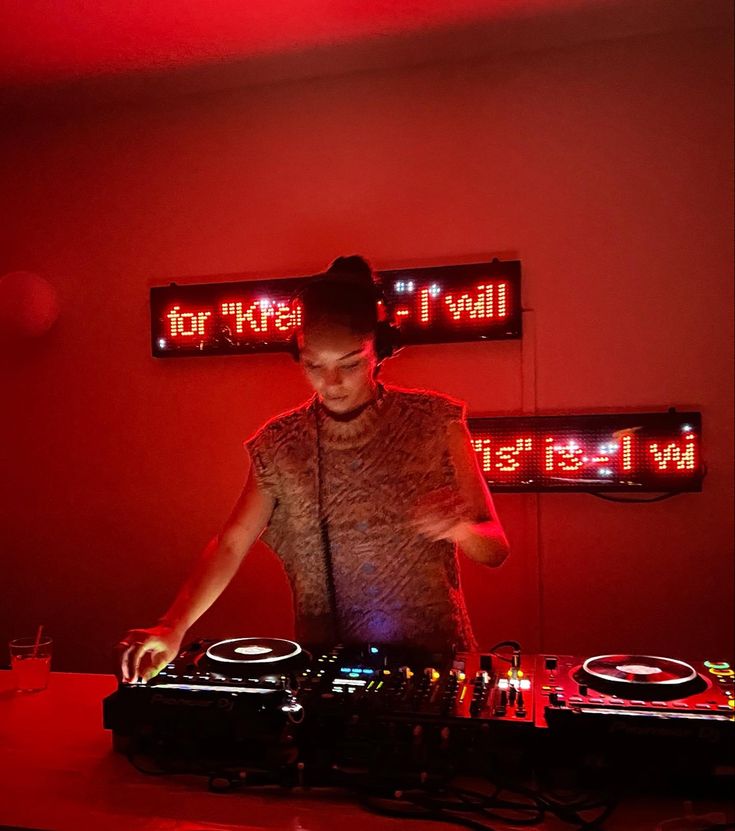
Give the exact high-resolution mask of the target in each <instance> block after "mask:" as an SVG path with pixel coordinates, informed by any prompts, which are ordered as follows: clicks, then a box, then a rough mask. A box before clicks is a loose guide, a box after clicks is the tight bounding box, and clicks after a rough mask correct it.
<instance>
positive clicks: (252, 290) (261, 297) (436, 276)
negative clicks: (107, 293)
mask: <svg viewBox="0 0 735 831" xmlns="http://www.w3.org/2000/svg"><path fill="white" fill-rule="evenodd" d="M379 276H380V279H381V283H382V285H383V290H384V293H385V298H386V303H387V305H388V306H389V307H390V308H391V309H392V311H393V316H394V318H395V321H396V324H397V325H398V326H399V327H400V330H401V340H402V342H403V343H404V344H406V345H409V344H420V343H447V342H452V341H473V340H497V339H504V338H520V336H521V301H520V277H521V264H520V262H519V261H518V260H507V261H503V262H501V261H499V260H493V261H492V262H490V263H472V264H470V265H459V266H438V267H434V268H414V269H401V270H392V271H381V272H379ZM308 279H309V278H308V277H297V278H284V279H279V280H246V281H232V282H220V283H208V284H201V285H183V286H179V285H176V284H171V285H170V286H158V287H155V288H152V289H151V338H152V343H151V346H152V351H153V355H154V357H158V358H164V357H185V356H197V355H232V354H252V353H255V352H280V351H286V350H287V349H288V342H289V339H290V338H291V336H292V335H293V333H294V332H295V331H296V329H298V327H299V325H300V324H301V308H300V305H299V303H298V300H294V297H295V296H296V294H297V293H298V291H299V290H300V289H301V288H303V286H304V285H305V283H306V282H307V281H308Z"/></svg>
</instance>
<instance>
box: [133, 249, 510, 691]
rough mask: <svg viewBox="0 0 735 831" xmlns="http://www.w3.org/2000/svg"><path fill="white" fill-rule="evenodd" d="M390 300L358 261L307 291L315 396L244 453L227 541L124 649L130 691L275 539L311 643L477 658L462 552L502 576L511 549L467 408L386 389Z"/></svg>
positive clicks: (302, 638) (345, 263) (304, 344)
mask: <svg viewBox="0 0 735 831" xmlns="http://www.w3.org/2000/svg"><path fill="white" fill-rule="evenodd" d="M380 297H381V294H380V291H379V288H378V286H377V284H376V281H375V278H374V276H373V274H372V271H371V269H370V266H369V265H368V264H367V262H366V261H365V260H363V259H362V258H361V257H341V258H339V259H338V260H336V261H335V262H334V263H333V264H332V265H331V266H330V268H329V269H328V271H327V272H325V273H324V274H323V275H320V276H319V277H317V278H314V279H313V280H311V281H310V282H309V284H308V285H307V287H306V288H305V289H304V290H303V292H302V294H301V298H300V299H301V303H302V314H303V317H302V320H303V325H302V328H301V330H300V332H299V333H298V335H297V337H296V339H295V343H294V348H295V350H296V354H297V355H298V359H299V360H300V362H301V365H302V367H303V370H304V373H305V375H306V378H307V380H308V382H309V384H310V385H311V387H312V388H313V390H314V395H313V396H312V398H311V399H310V400H309V401H307V402H306V403H305V404H303V405H302V406H300V407H298V408H297V409H295V410H293V411H290V412H287V413H284V414H282V415H279V416H277V417H276V418H274V419H273V420H271V421H270V422H268V423H267V424H266V425H265V426H263V427H262V428H261V429H260V430H259V431H258V432H257V433H256V434H255V435H254V436H253V437H252V438H251V439H250V440H249V441H247V442H246V447H247V450H248V452H249V455H250V459H251V468H250V475H249V477H248V479H247V482H246V484H245V487H244V489H243V491H242V494H241V495H240V498H239V499H238V501H237V503H236V505H235V507H234V509H233V511H232V513H231V515H230V517H229V519H228V520H227V522H226V523H225V526H224V528H223V529H222V531H221V533H220V534H219V535H218V536H217V537H216V538H215V539H214V540H213V541H212V542H211V543H210V544H209V546H208V547H207V548H206V549H205V550H204V552H203V553H202V555H201V556H200V558H199V560H198V562H197V563H196V565H195V567H194V569H193V571H192V573H191V574H190V576H189V577H188V579H187V580H186V582H185V583H184V585H183V586H182V588H181V590H180V591H179V593H178V595H177V597H176V599H175V600H174V602H173V604H172V605H171V607H170V608H169V610H168V611H167V612H166V614H165V615H164V616H163V617H162V618H161V619H160V620H159V622H158V624H157V625H156V626H153V627H151V628H148V629H134V630H131V631H130V632H128V633H127V634H126V636H125V637H124V638H123V640H122V641H121V643H120V647H121V649H122V650H123V651H122V656H121V667H122V677H123V680H124V681H126V682H133V681H136V680H148V679H150V678H152V677H153V676H154V675H156V674H157V672H159V671H160V670H161V669H162V668H163V667H164V666H165V665H166V664H168V663H170V661H171V660H172V659H173V658H174V656H175V655H176V654H177V653H178V651H179V648H180V645H181V642H182V640H183V637H184V635H185V633H186V631H187V630H188V629H189V628H190V627H191V626H192V624H193V623H194V622H195V621H196V620H197V619H198V618H199V617H200V616H201V615H202V614H203V613H204V612H205V611H206V610H207V609H208V608H209V607H210V606H211V605H212V603H214V601H215V600H216V599H217V598H218V597H219V595H220V594H221V593H222V591H223V590H224V589H225V587H226V586H227V584H228V583H229V582H230V580H232V578H233V576H234V575H235V573H236V572H237V570H238V568H239V566H240V564H241V562H242V560H243V557H244V556H245V554H246V553H247V551H248V549H249V548H250V546H251V545H252V544H253V542H255V540H256V539H257V538H258V537H259V536H260V535H261V533H263V532H264V533H263V540H264V541H265V542H266V543H267V544H268V545H269V546H270V547H271V548H272V549H273V550H274V551H275V552H276V554H277V555H278V556H279V557H280V559H281V561H282V562H283V565H284V568H285V571H286V574H287V576H288V578H289V581H290V583H291V587H292V590H293V597H294V605H295V612H296V639H297V640H298V641H299V642H300V643H302V644H319V645H331V644H333V643H336V642H341V643H384V644H401V645H406V646H411V647H417V648H424V649H427V650H431V651H442V652H446V651H448V650H450V649H473V648H475V647H476V644H475V640H474V636H473V634H472V629H471V625H470V621H469V618H468V615H467V610H466V607H465V602H464V596H463V594H462V589H461V586H460V581H459V569H458V562H457V548H458V547H459V548H461V549H462V551H463V552H464V554H466V555H467V556H468V557H470V558H471V559H473V560H475V561H477V562H480V563H484V564H486V565H489V566H498V565H500V564H501V563H502V562H503V560H505V558H506V557H507V556H508V542H507V540H506V537H505V534H504V532H503V529H502V527H501V525H500V522H499V521H498V519H497V517H496V515H495V511H494V508H493V503H492V499H491V496H490V493H489V492H488V489H487V485H486V484H485V481H484V479H483V477H482V474H481V472H480V469H479V466H478V464H477V460H476V457H475V454H474V451H473V449H472V445H471V442H470V438H469V433H468V431H467V427H466V424H465V420H464V419H465V413H464V406H463V405H462V404H461V403H459V402H456V401H454V400H452V399H450V398H447V397H446V396H443V395H440V394H438V393H435V392H429V391H418V390H410V391H409V390H402V389H399V388H396V387H390V386H383V385H382V384H380V383H379V382H378V380H377V378H378V373H379V370H380V366H381V364H382V362H383V361H384V360H385V359H386V358H388V357H390V355H391V353H392V351H393V348H394V345H395V329H394V328H393V327H392V326H390V324H389V323H388V321H387V320H385V319H384V317H385V310H384V307H383V304H382V301H381V300H380ZM264 529H265V531H264Z"/></svg>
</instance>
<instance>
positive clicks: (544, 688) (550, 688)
mask: <svg viewBox="0 0 735 831" xmlns="http://www.w3.org/2000/svg"><path fill="white" fill-rule="evenodd" d="M541 689H542V690H544V691H546V692H548V691H549V690H553V689H554V688H553V687H549V686H548V685H547V684H544V685H543V687H541Z"/></svg>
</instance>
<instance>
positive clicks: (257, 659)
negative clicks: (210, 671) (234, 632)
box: [206, 638, 303, 669]
mask: <svg viewBox="0 0 735 831" xmlns="http://www.w3.org/2000/svg"><path fill="white" fill-rule="evenodd" d="M302 652H303V650H302V649H301V647H300V646H299V645H298V644H297V643H295V642H294V641H287V640H283V639H281V638H230V639H228V640H224V641H218V642H217V643H213V644H212V645H211V646H210V647H208V649H207V653H206V654H207V657H208V658H210V659H211V660H213V661H218V662H221V663H225V664H238V665H240V666H250V665H251V664H254V665H256V666H257V665H262V664H274V663H278V662H279V661H288V660H289V658H295V657H296V656H297V655H300V654H301V653H302ZM263 669H265V667H263Z"/></svg>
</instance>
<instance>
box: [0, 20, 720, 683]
mask: <svg viewBox="0 0 735 831" xmlns="http://www.w3.org/2000/svg"><path fill="white" fill-rule="evenodd" d="M731 34H732V33H729V34H728V33H727V32H717V31H714V30H703V31H690V32H679V33H671V34H667V35H658V36H640V37H635V38H629V39H626V40H617V41H608V42H605V41H599V42H596V43H593V44H588V45H581V46H576V47H572V48H567V49H559V50H547V51H543V52H535V53H526V54H517V55H506V56H504V57H503V58H502V59H497V60H492V59H488V60H486V61H475V62H473V63H471V64H465V65H460V64H456V65H454V64H444V65H437V66H425V67H421V68H412V69H400V70H396V69H394V70H391V71H382V72H377V71H375V72H370V73H363V74H359V73H357V74H354V75H349V76H343V77H336V78H323V79H318V80H311V81H299V82H293V83H284V84H280V85H275V86H270V87H261V88H251V89H246V90H242V91H239V92H236V93H232V92H231V93H227V94H220V95H209V96H207V97H200V98H181V99H178V100H174V101H169V102H168V103H160V102H159V103H156V104H152V103H148V104H142V103H141V104H138V105H134V106H133V105H118V106H116V107H115V106H107V107H105V108H100V109H99V110H98V111H95V112H93V113H90V112H86V113H85V114H83V115H82V114H79V115H74V114H73V112H70V113H69V115H67V116H59V115H56V116H54V117H48V118H42V117H35V118H32V119H31V118H29V119H28V120H26V121H24V120H23V119H21V118H20V117H19V118H18V120H17V121H16V122H15V124H14V128H13V129H12V130H11V131H10V132H9V134H8V135H7V137H6V138H5V139H4V141H3V144H2V147H0V150H1V151H2V152H1V153H0V158H1V161H0V164H1V165H2V168H3V170H2V173H3V180H4V181H5V182H6V185H5V187H4V189H3V193H4V197H3V202H4V208H6V209H7V213H8V215H9V216H8V220H7V222H6V223H4V225H3V227H2V231H0V233H2V237H1V238H0V243H1V244H0V273H4V272H6V271H9V270H11V269H16V268H23V269H32V270H37V271H39V272H40V273H42V274H44V275H45V276H46V277H48V279H49V280H51V281H52V282H53V283H54V285H55V286H56V287H57V288H58V290H59V293H60V295H61V301H62V307H63V312H62V316H61V318H60V320H59V322H58V324H57V326H56V328H55V329H54V330H53V331H52V332H51V333H50V335H49V336H48V337H46V338H45V339H43V340H40V341H39V342H37V343H34V344H31V345H30V346H29V347H28V348H25V349H24V350H22V351H21V352H17V353H10V352H8V353H6V354H5V355H4V356H3V358H2V371H3V378H2V386H3V398H4V407H3V420H4V424H3V432H2V436H3V439H4V441H3V449H2V464H3V467H4V469H5V470H6V471H8V472H7V473H6V474H5V475H4V476H3V480H4V483H5V485H6V486H7V493H6V495H5V496H4V499H3V508H4V511H3V516H2V520H0V521H1V523H2V525H1V527H0V530H1V532H2V547H3V554H4V563H5V568H4V577H5V579H4V580H3V582H2V587H1V588H0V592H1V593H2V601H3V610H4V612H3V615H2V619H1V620H0V635H2V637H3V638H7V636H10V635H11V634H13V635H17V634H24V633H26V632H31V631H33V630H34V628H35V626H36V625H37V624H38V623H40V622H43V623H44V624H45V625H46V626H47V628H48V629H49V631H50V632H51V633H52V634H53V635H54V636H55V637H56V639H57V664H56V665H57V667H58V668H65V669H76V670H103V669H105V668H106V667H107V666H108V660H109V659H108V655H109V649H110V646H111V645H112V643H113V642H114V641H115V640H116V639H117V637H118V636H119V635H120V634H122V632H123V631H124V630H125V628H127V627H128V626H129V625H145V624H148V623H151V622H152V621H153V620H155V618H156V616H157V615H158V614H159V613H160V612H162V611H163V609H164V608H165V606H166V604H167V603H168V601H169V599H170V598H171V596H172V593H173V592H174V590H175V588H176V586H177V585H178V583H179V582H180V580H181V579H182V578H183V576H184V574H185V572H186V569H187V568H188V566H189V564H190V563H191V561H192V560H193V558H194V557H195V556H196V555H197V553H198V551H199V549H200V548H201V547H202V546H203V545H204V544H205V542H206V541H207V539H208V538H209V537H210V536H211V535H212V534H213V533H214V532H215V531H216V530H217V529H218V527H219V525H220V524H221V523H222V522H223V520H224V519H225V517H226V515H227V514H228V512H229V509H230V507H231V504H232V502H233V501H234V499H235V498H236V495H237V492H238V489H239V487H240V486H241V484H242V481H243V477H244V476H245V464H244V457H243V453H242V450H241V442H242V439H243V438H244V437H246V436H248V435H249V434H250V433H251V432H252V431H253V430H254V429H255V428H256V427H257V426H258V425H259V424H260V423H262V422H263V421H264V420H265V419H267V418H269V417H270V416H272V415H273V414H274V413H276V412H279V411H280V410H282V409H284V408H286V407H290V406H292V405H295V404H297V403H298V402H300V401H301V400H302V399H303V398H304V397H305V395H306V394H307V390H306V387H305V383H304V382H303V380H302V379H301V378H300V376H299V371H298V369H297V367H296V366H295V365H294V364H292V363H291V362H290V361H289V359H287V358H286V357H284V356H264V357H250V358H245V357H242V358H240V357H237V358H223V359H192V360H189V359H185V360H176V361H160V360H159V361H156V360H154V359H152V358H151V357H150V352H149V318H148V306H147V291H148V287H149V286H151V285H157V284H163V283H166V282H168V281H169V280H171V279H175V278H181V277H184V276H186V275H211V274H217V273H232V272H248V273H250V274H252V275H253V276H260V275H287V274H302V273H308V272H310V271H313V270H316V269H319V268H321V267H323V266H324V265H325V264H326V263H327V262H328V261H329V260H330V259H331V258H333V257H334V256H335V255H337V254H341V253H353V252H359V253H363V254H365V255H366V256H368V257H369V258H371V259H372V261H373V263H374V265H375V266H377V267H391V266H400V265H404V264H418V263H425V264H442V263H455V262H462V261H473V260H477V259H481V258H486V257H489V256H491V255H495V254H500V255H504V254H505V255H511V256H516V257H519V258H520V259H521V260H522V263H523V269H524V275H523V278H524V284H523V285H524V289H523V293H524V302H525V305H526V307H528V309H529V311H528V312H527V313H526V315H525V326H526V334H525V337H524V340H523V342H522V343H521V342H506V343H488V344H458V345H451V346H443V347H415V348H413V349H411V350H406V351H405V352H404V353H403V354H401V355H400V356H399V357H398V358H396V359H395V360H394V361H393V362H392V363H391V365H390V367H389V368H388V371H387V373H386V379H387V380H388V381H393V382H397V383H400V384H401V385H405V386H429V387H433V388H436V389H439V390H442V391H445V392H447V393H450V394H452V395H456V396H458V397H461V398H464V399H466V400H467V401H468V402H469V405H470V409H471V411H472V412H473V413H476V414H481V413H505V412H521V411H529V412H530V411H533V410H534V408H536V409H537V410H538V411H539V412H549V411H569V412H585V411H589V410H611V411H616V410H625V409H645V410H648V409H651V408H654V409H659V408H662V407H667V406H670V405H672V406H677V407H681V408H693V409H698V410H701V412H702V414H703V421H704V430H705V452H706V458H707V463H708V468H709V473H708V476H707V478H706V480H705V484H704V491H703V492H702V493H701V494H687V495H682V496H679V497H676V498H674V499H671V500H668V501H665V502H660V503H657V504H653V505H628V506H625V505H617V504H611V503H608V502H604V501H601V500H598V499H595V498H594V497H591V496H587V495H581V494H567V495H542V496H536V495H502V496H498V497H496V502H497V506H498V508H499V511H500V513H501V516H502V519H503V520H504V523H505V525H506V527H507V531H508V535H509V537H510V540H511V543H512V546H513V555H512V557H511V558H510V560H509V561H508V562H507V564H506V565H504V566H503V568H502V569H500V570H499V571H490V570H483V569H481V568H479V567H475V566H473V565H472V564H466V565H465V568H464V580H465V588H466V592H467V595H468V598H469V602H470V607H471V612H472V614H473V617H474V619H475V622H476V628H477V631H478V634H479V636H480V638H481V641H482V642H484V644H485V645H489V643H490V642H493V641H496V640H501V639H505V638H517V639H520V640H521V641H522V642H523V643H524V645H526V647H527V648H528V649H530V650H535V649H539V648H542V649H545V650H558V651H566V652H576V653H581V654H585V655H587V654H595V653H601V652H605V651H608V650H609V651H612V650H626V651H634V650H643V651H648V652H651V653H654V654H655V653H663V654H670V655H672V656H674V657H691V658H696V657H706V656H713V655H724V656H728V655H731V654H732V652H733V637H732V630H731V621H732V617H733V589H732V583H733V581H732V577H733V573H732V562H733V556H732V555H733V523H732V510H731V509H732V500H733V477H732V460H733V442H732V415H733V413H732V392H733V387H732V363H733V362H732V357H733V353H732V328H733V311H732V269H731V266H732V255H733V252H732V230H733V229H732V221H731V198H732V194H731V185H730V183H731V181H732V154H731V146H732V130H731V123H732V106H731V84H732V78H731V65H732V55H731V47H730V35H731ZM291 623H292V621H291V612H290V609H289V598H288V591H287V587H286V585H285V583H284V580H283V577H282V575H281V573H280V571H279V569H278V565H277V562H276V561H275V559H274V558H273V556H272V555H271V554H270V553H269V552H267V551H266V550H265V549H264V548H263V547H262V546H256V547H255V550H254V551H253V552H251V555H250V556H249V558H248V560H247V561H246V564H245V565H244V567H243V569H242V570H241V572H240V574H239V575H238V576H237V578H236V579H235V581H234V583H233V584H232V585H231V586H230V588H229V589H228V590H227V592H226V593H225V595H224V596H223V598H222V599H221V600H220V602H219V603H218V604H217V605H216V606H215V607H214V609H213V610H212V611H211V612H209V613H208V614H207V615H206V616H205V617H204V618H203V619H202V620H201V622H200V623H199V624H198V625H197V626H196V629H195V630H194V631H196V632H199V633H204V634H206V633H210V634H214V635H223V636H224V635H230V634H239V633H242V634H249V633H253V634H256V633H268V634H275V635H287V634H289V633H290V627H291Z"/></svg>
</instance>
